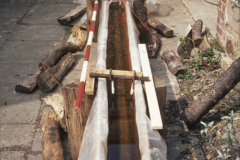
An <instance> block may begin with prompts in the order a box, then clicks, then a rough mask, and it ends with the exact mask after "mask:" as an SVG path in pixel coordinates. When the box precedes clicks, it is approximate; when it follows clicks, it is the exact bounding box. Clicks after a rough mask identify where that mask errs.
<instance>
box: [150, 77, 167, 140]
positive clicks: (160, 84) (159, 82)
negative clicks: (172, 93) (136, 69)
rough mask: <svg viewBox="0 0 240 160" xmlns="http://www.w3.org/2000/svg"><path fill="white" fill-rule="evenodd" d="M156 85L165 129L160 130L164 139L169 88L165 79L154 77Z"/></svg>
mask: <svg viewBox="0 0 240 160" xmlns="http://www.w3.org/2000/svg"><path fill="white" fill-rule="evenodd" d="M153 80H154V85H155V89H156V94H157V100H158V105H159V110H160V114H161V118H162V123H163V129H161V130H159V132H160V134H161V136H162V137H164V127H165V107H166V99H167V86H166V84H165V82H164V79H163V78H160V77H153Z"/></svg>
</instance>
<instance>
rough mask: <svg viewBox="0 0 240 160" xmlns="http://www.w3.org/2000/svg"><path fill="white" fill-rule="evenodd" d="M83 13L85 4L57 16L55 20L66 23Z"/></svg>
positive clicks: (62, 23)
mask: <svg viewBox="0 0 240 160" xmlns="http://www.w3.org/2000/svg"><path fill="white" fill-rule="evenodd" d="M84 13H86V6H77V7H76V8H74V9H72V10H71V11H70V12H69V13H67V14H66V15H64V16H61V17H59V18H58V19H57V20H58V22H59V23H60V24H61V25H67V24H69V23H70V22H72V21H73V20H75V19H76V18H78V17H79V16H81V15H83V14H84Z"/></svg>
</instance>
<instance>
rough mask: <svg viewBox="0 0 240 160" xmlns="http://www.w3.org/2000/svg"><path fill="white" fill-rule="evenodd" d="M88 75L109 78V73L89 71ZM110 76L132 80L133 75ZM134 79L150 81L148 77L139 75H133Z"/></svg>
mask: <svg viewBox="0 0 240 160" xmlns="http://www.w3.org/2000/svg"><path fill="white" fill-rule="evenodd" d="M89 76H90V77H96V78H109V74H99V73H90V74H89ZM111 78H113V79H129V80H133V76H125V75H111ZM135 80H141V81H150V80H149V78H148V77H139V76H135Z"/></svg>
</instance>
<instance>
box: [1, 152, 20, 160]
mask: <svg viewBox="0 0 240 160" xmlns="http://www.w3.org/2000/svg"><path fill="white" fill-rule="evenodd" d="M0 157H1V158H0V159H1V160H25V158H24V152H23V151H3V152H1V153H0Z"/></svg>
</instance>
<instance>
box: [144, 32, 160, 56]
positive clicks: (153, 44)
mask: <svg viewBox="0 0 240 160" xmlns="http://www.w3.org/2000/svg"><path fill="white" fill-rule="evenodd" d="M154 36H155V37H156V38H158V39H159V34H156V33H155V34H154ZM154 36H153V35H152V34H151V33H150V32H149V40H148V43H147V45H146V46H147V52H148V57H149V58H156V57H157V53H158V49H159V48H160V43H159V42H158V41H157V40H156V38H155V37H154Z"/></svg>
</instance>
